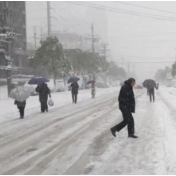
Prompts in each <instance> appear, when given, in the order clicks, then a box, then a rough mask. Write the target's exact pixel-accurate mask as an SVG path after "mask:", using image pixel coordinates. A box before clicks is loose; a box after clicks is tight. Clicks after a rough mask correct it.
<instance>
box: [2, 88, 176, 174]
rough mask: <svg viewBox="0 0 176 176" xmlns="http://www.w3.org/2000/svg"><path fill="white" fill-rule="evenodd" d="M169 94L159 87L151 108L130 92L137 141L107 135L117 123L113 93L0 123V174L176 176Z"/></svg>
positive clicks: (175, 96) (140, 94)
mask: <svg viewBox="0 0 176 176" xmlns="http://www.w3.org/2000/svg"><path fill="white" fill-rule="evenodd" d="M174 90H176V89H168V88H161V89H160V90H159V91H157V93H156V102H155V103H150V102H149V98H148V96H147V95H146V90H138V91H135V96H136V101H137V105H136V113H135V115H134V118H135V122H136V134H137V135H138V136H139V138H138V139H129V138H127V129H126V128H125V129H124V130H122V131H121V132H120V133H118V134H117V137H116V138H114V137H113V136H112V135H111V133H110V130H109V129H110V127H111V126H113V125H114V124H116V123H118V122H120V121H121V119H122V117H121V113H120V111H119V110H118V102H117V95H118V92H117V91H115V92H109V93H108V94H102V95H101V96H99V97H97V98H96V99H87V100H82V101H81V102H79V103H78V104H77V105H75V104H69V105H66V106H63V107H58V108H55V109H52V110H51V111H50V112H49V113H46V114H35V115H34V116H33V117H30V118H26V119H24V120H19V119H16V120H9V121H5V122H2V123H1V124H0V151H1V152H0V168H1V169H0V174H8V175H10V174H19V175H20V174H28V175H30V174H35V175H37V174H49V175H52V174H115V175H117V174H175V173H176V165H175V163H176V143H175V135H176V118H175V116H174V114H175V112H176V111H175V109H176V91H175V93H174ZM174 102H175V103H174Z"/></svg>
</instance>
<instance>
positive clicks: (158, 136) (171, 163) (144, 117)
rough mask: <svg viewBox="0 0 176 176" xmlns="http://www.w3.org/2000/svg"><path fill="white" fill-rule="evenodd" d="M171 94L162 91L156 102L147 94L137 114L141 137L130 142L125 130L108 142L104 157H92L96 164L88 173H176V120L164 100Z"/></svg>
mask: <svg viewBox="0 0 176 176" xmlns="http://www.w3.org/2000/svg"><path fill="white" fill-rule="evenodd" d="M167 94H168V92H167V88H166V89H161V90H159V92H157V93H156V99H157V100H156V102H155V103H150V102H149V97H148V96H146V95H143V96H142V97H140V98H139V102H138V105H137V111H136V114H135V115H134V118H135V122H136V133H137V135H139V138H138V139H136V140H134V139H128V138H127V130H123V131H121V132H120V133H119V134H117V138H114V140H113V141H111V142H108V141H107V146H108V147H107V150H106V151H105V152H104V153H103V154H101V155H99V156H96V157H94V156H92V157H93V158H92V163H89V165H88V166H87V170H90V172H89V173H88V174H107V175H109V174H115V175H122V174H123V175H138V174H139V175H158V174H159V175H160V174H161V175H162V174H164V175H166V174H175V173H176V166H175V163H176V142H175V135H176V125H175V124H176V118H175V117H174V116H172V115H173V114H172V113H171V110H170V108H168V106H167V105H166V104H165V102H164V101H163V97H161V95H165V96H166V95H167ZM173 98H174V97H173V95H172V96H170V97H168V96H167V97H165V101H169V100H170V99H173ZM175 101H176V100H175ZM119 120H120V119H119ZM91 168H93V169H91ZM91 170H92V171H91Z"/></svg>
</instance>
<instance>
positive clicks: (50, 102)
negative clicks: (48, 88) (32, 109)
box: [48, 98, 54, 106]
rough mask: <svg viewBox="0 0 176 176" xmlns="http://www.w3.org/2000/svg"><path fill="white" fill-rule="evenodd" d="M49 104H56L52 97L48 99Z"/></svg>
mask: <svg viewBox="0 0 176 176" xmlns="http://www.w3.org/2000/svg"><path fill="white" fill-rule="evenodd" d="M48 105H49V106H54V101H53V100H52V99H51V98H50V99H49V100H48Z"/></svg>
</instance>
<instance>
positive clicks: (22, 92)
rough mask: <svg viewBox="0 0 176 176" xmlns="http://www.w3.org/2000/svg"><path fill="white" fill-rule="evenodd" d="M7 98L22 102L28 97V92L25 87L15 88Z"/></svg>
mask: <svg viewBox="0 0 176 176" xmlns="http://www.w3.org/2000/svg"><path fill="white" fill-rule="evenodd" d="M9 97H10V98H12V99H14V100H17V101H20V102H23V101H25V100H26V99H28V98H29V97H30V90H29V89H27V88H25V87H16V88H14V89H13V90H12V91H11V92H10V95H9Z"/></svg>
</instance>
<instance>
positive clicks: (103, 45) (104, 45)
mask: <svg viewBox="0 0 176 176" xmlns="http://www.w3.org/2000/svg"><path fill="white" fill-rule="evenodd" d="M107 46H108V43H102V47H103V55H104V58H105V60H106V59H107V51H110V50H109V49H107Z"/></svg>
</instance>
